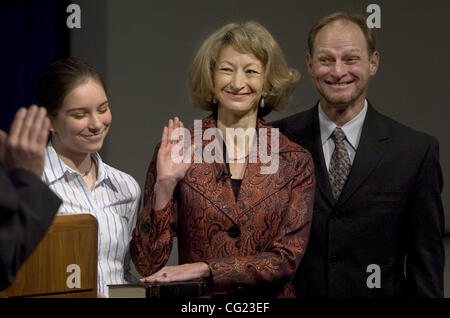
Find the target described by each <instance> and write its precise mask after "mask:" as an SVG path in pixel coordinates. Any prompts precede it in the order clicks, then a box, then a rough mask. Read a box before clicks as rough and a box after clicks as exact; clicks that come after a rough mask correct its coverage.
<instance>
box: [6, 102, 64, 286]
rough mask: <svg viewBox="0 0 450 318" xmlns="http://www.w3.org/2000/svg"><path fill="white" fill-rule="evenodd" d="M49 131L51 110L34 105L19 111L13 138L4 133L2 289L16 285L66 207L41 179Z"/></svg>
mask: <svg viewBox="0 0 450 318" xmlns="http://www.w3.org/2000/svg"><path fill="white" fill-rule="evenodd" d="M49 127H50V121H49V119H48V118H47V117H46V110H45V108H40V109H39V108H38V107H36V106H31V107H30V108H29V109H28V110H27V109H25V108H22V109H20V110H19V111H18V112H17V114H16V117H15V118H14V121H13V123H12V125H11V129H10V133H9V135H7V134H6V133H5V132H3V131H1V130H0V188H1V191H0V290H3V289H5V288H7V287H8V286H9V285H11V284H12V283H13V281H14V279H15V276H16V273H17V271H18V269H19V268H20V265H21V264H22V263H23V262H24V261H25V259H26V258H27V257H28V256H29V255H30V254H31V252H32V250H33V249H34V248H35V247H36V246H37V244H38V243H39V241H40V240H41V239H42V238H43V236H44V235H45V233H46V232H47V229H48V228H49V226H50V224H51V222H52V220H53V217H54V216H55V214H56V212H57V211H58V208H59V205H60V200H59V199H58V197H57V196H56V195H55V194H54V193H53V192H52V191H51V190H50V189H49V188H48V187H47V186H46V185H45V183H43V182H42V181H41V180H40V177H41V174H42V170H43V169H44V159H45V156H44V154H45V145H46V143H47V137H48V130H49ZM2 162H3V164H4V165H3V164H2ZM36 274H37V275H38V273H36Z"/></svg>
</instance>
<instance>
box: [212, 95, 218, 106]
mask: <svg viewBox="0 0 450 318" xmlns="http://www.w3.org/2000/svg"><path fill="white" fill-rule="evenodd" d="M211 102H212V103H213V104H214V105H216V104H217V99H216V96H214V95H213V96H212V97H211Z"/></svg>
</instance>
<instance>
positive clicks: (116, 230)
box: [42, 142, 141, 296]
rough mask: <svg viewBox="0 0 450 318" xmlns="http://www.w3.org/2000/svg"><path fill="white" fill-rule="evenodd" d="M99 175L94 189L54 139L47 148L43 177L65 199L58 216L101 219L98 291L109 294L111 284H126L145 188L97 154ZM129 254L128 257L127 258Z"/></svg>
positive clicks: (99, 222)
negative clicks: (130, 248) (59, 151)
mask: <svg viewBox="0 0 450 318" xmlns="http://www.w3.org/2000/svg"><path fill="white" fill-rule="evenodd" d="M93 158H94V160H95V161H96V163H97V166H98V178H97V182H96V183H95V186H94V189H93V190H92V191H90V189H89V188H88V186H87V184H86V182H85V181H84V180H83V177H82V175H81V174H80V173H78V172H77V171H75V170H73V169H71V168H70V167H68V166H67V165H66V164H65V163H64V162H63V161H62V160H61V158H59V156H58V154H57V153H56V151H55V149H54V148H53V146H52V144H51V142H49V144H48V145H47V148H46V160H45V167H44V173H43V175H42V180H43V181H44V182H45V183H47V184H48V185H49V187H50V188H51V189H52V190H53V191H54V192H55V193H56V194H57V195H58V196H59V197H60V198H61V200H62V201H63V203H62V205H61V207H60V208H59V211H58V215H67V214H91V215H93V216H94V217H95V218H96V219H97V222H98V266H97V270H98V279H97V287H98V292H99V293H102V294H104V295H105V296H108V288H107V285H109V284H124V283H126V280H125V273H126V272H128V271H129V258H128V257H126V255H127V252H128V246H129V242H130V240H131V237H132V231H133V228H134V226H135V224H136V217H137V209H138V208H139V200H140V195H141V190H140V188H139V185H138V183H137V182H136V180H134V178H133V177H131V176H130V175H128V174H126V173H124V172H121V171H119V170H117V169H115V168H113V167H110V166H109V165H107V164H105V163H104V162H103V161H102V159H101V158H100V155H99V154H98V153H94V154H93ZM125 257H126V258H125Z"/></svg>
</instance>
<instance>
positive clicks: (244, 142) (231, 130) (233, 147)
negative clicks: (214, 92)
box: [217, 107, 258, 160]
mask: <svg viewBox="0 0 450 318" xmlns="http://www.w3.org/2000/svg"><path fill="white" fill-rule="evenodd" d="M257 111H258V109H257V108H256V109H252V110H251V111H249V112H247V113H245V114H243V115H239V114H234V113H232V112H230V111H227V110H223V109H222V108H220V107H219V109H218V113H217V128H218V129H219V130H220V131H221V132H222V136H223V138H224V141H225V144H226V146H227V152H228V157H229V158H230V159H234V160H241V159H243V158H245V157H247V156H248V153H249V149H250V145H251V144H252V143H253V140H254V138H255V137H256V125H257Z"/></svg>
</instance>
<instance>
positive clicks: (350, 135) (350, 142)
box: [318, 100, 367, 171]
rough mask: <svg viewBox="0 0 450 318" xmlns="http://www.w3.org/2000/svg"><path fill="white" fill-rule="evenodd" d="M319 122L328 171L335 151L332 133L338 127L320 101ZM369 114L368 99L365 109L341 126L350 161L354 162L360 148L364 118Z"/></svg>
mask: <svg viewBox="0 0 450 318" xmlns="http://www.w3.org/2000/svg"><path fill="white" fill-rule="evenodd" d="M318 108H319V124H320V138H321V140H322V149H323V156H324V159H325V164H326V165H327V171H328V170H329V169H330V160H331V155H332V154H333V151H334V142H333V139H332V138H331V134H332V133H333V131H334V129H335V128H336V127H338V126H337V125H336V124H335V123H334V122H333V121H332V120H331V119H329V118H328V116H327V115H326V114H325V112H324V111H323V109H322V106H321V105H320V103H319V107H318ZM366 114H367V100H365V102H364V107H363V109H362V110H361V111H360V112H359V114H358V115H356V116H355V117H354V118H353V119H352V120H350V121H349V122H347V123H345V125H344V126H342V127H340V128H342V130H343V131H344V134H345V141H344V143H345V148H346V149H347V152H348V154H349V156H350V162H351V163H352V164H353V160H354V159H355V154H356V149H358V144H359V139H360V138H361V131H362V127H363V124H364V119H365V118H366Z"/></svg>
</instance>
